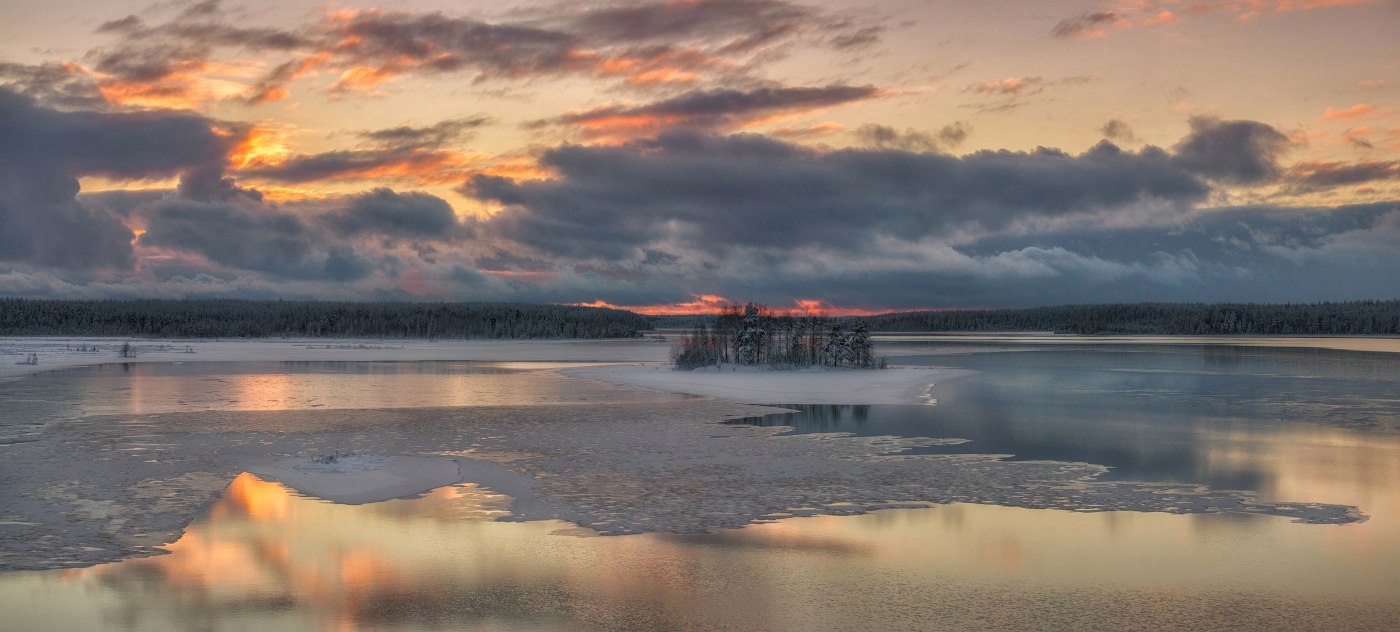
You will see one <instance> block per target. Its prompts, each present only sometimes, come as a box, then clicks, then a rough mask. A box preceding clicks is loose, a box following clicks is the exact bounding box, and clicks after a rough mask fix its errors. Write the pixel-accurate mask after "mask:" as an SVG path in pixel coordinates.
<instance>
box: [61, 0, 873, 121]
mask: <svg viewBox="0 0 1400 632" xmlns="http://www.w3.org/2000/svg"><path fill="white" fill-rule="evenodd" d="M195 6H197V7H199V8H200V10H199V11H194V10H191V9H192V8H193V7H192V8H191V9H186V10H184V11H182V12H180V13H179V14H177V15H176V16H175V17H173V18H170V19H168V20H166V21H164V22H161V23H156V24H150V23H147V22H146V21H145V20H144V19H142V18H140V17H137V16H128V17H125V18H122V19H119V20H113V21H110V22H107V23H104V24H102V25H101V26H100V27H99V28H98V32H99V33H102V34H105V35H109V36H113V37H116V38H117V40H116V42H115V43H114V44H112V45H111V46H108V47H105V48H100V49H97V50H93V51H91V52H90V53H89V59H91V60H92V63H93V65H94V67H95V68H96V69H97V70H99V71H100V72H102V73H104V74H105V75H107V76H108V77H109V80H111V81H117V82H122V83H124V84H125V85H126V86H127V87H132V88H139V89H140V90H141V91H142V92H141V94H147V95H158V94H159V92H158V91H159V90H164V91H166V92H170V93H180V92H181V91H182V90H187V89H188V86H184V85H181V83H180V82H181V81H182V80H184V79H187V78H188V75H189V74H192V73H198V72H202V71H203V70H204V68H205V67H206V66H207V64H208V63H209V62H210V60H211V59H213V58H214V56H215V54H216V53H217V52H218V51H219V50H220V49H228V48H233V49H238V50H241V51H273V52H285V53H289V54H293V55H295V56H296V57H295V58H294V59H290V60H287V61H285V62H283V63H280V64H278V65H277V66H276V67H274V68H273V69H272V70H271V71H270V72H269V73H268V74H267V75H265V76H264V77H263V78H262V79H260V80H259V81H258V82H257V83H256V85H254V86H253V87H252V89H250V91H249V92H248V94H246V95H244V97H243V100H244V101H245V102H247V103H249V104H260V103H267V102H271V101H276V100H279V99H282V98H285V97H286V96H287V89H286V86H287V84H289V83H290V82H291V81H293V80H295V79H297V78H299V77H302V76H305V75H307V74H309V73H311V72H315V71H316V70H318V69H323V68H324V69H331V70H334V71H336V72H342V71H344V72H345V73H346V74H344V75H342V76H341V78H340V80H339V81H337V82H336V83H335V84H334V86H333V87H332V90H333V92H335V93H337V94H345V93H350V92H357V91H359V92H372V91H373V90H374V89H375V87H376V86H378V85H379V84H381V83H383V82H385V81H388V80H390V79H392V78H394V77H396V76H400V75H405V74H428V75H432V74H455V73H475V76H476V78H477V79H478V80H486V79H493V78H523V77H539V76H555V75H569V74H575V75H588V76H598V77H615V78H621V79H623V80H625V82H626V83H627V84H628V85H630V86H633V87H640V86H649V85H658V84H688V83H694V82H695V81H697V80H698V78H699V77H698V75H697V73H710V74H712V75H714V76H735V75H742V74H744V73H746V72H747V71H748V70H749V69H750V68H751V66H752V65H753V64H756V63H760V62H761V61H762V60H763V59H772V58H776V57H777V55H776V53H777V51H778V50H779V49H780V48H781V47H782V46H784V45H787V44H790V43H792V42H795V41H798V40H799V39H802V38H817V39H821V38H826V40H827V43H828V44H829V45H830V46H832V47H834V48H837V49H853V48H861V47H868V46H871V45H873V44H875V43H876V42H878V40H879V36H880V32H881V29H882V27H881V26H880V25H878V24H873V23H869V22H862V23H857V22H854V21H851V20H843V19H836V18H833V17H830V16H827V15H825V14H824V13H823V12H821V11H818V10H816V9H812V8H808V7H804V6H800V5H797V4H792V3H788V2H781V1H777V0H696V1H692V2H651V3H639V4H628V5H622V6H610V7H603V8H596V9H584V10H581V11H567V10H566V11H555V12H554V14H552V15H550V16H548V17H539V18H535V19H530V20H525V21H516V22H500V23H490V22H485V21H482V20H477V19H473V18H467V17H457V16H452V15H448V14H445V13H441V12H433V13H411V12H404V11H384V10H377V9H368V10H346V11H338V12H332V13H328V14H327V15H325V16H324V17H323V18H322V19H321V20H320V21H319V22H315V23H309V24H303V25H295V26H292V27H288V28H273V27H250V26H246V25H243V24H239V22H240V21H242V19H241V18H236V17H234V16H232V15H230V14H229V13H228V12H225V11H224V10H223V9H222V7H221V5H220V4H219V3H217V2H210V3H201V4H199V5H195Z"/></svg>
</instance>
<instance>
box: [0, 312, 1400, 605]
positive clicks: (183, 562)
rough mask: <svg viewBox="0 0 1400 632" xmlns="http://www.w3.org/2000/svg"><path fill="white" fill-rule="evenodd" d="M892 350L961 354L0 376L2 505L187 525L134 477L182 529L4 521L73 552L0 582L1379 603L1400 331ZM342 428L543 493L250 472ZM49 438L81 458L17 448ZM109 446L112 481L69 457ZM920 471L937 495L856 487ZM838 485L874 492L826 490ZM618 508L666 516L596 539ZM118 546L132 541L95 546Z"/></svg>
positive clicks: (1392, 558)
mask: <svg viewBox="0 0 1400 632" xmlns="http://www.w3.org/2000/svg"><path fill="white" fill-rule="evenodd" d="M639 344H640V343H639ZM1380 344H1382V345H1384V344H1389V343H1388V342H1384V341H1383V342H1381V343H1380ZM882 351H885V352H888V353H892V355H894V356H896V361H897V362H898V363H901V364H920V365H928V366H940V367H955V368H960V369H968V370H972V371H976V372H977V373H976V374H973V375H970V376H968V377H959V378H957V379H953V380H950V381H947V382H943V383H940V384H938V385H937V386H936V387H935V388H934V391H933V395H934V396H935V397H936V398H937V404H936V405H934V406H896V405H874V406H811V405H800V403H798V404H799V405H796V406H790V407H792V408H795V409H796V410H797V412H796V413H789V414H770V415H762V416H760V415H757V414H756V413H758V412H766V411H760V410H757V409H754V408H752V407H740V406H734V405H720V404H719V403H715V402H713V401H712V400H705V399H698V398H693V397H687V396H682V395H673V394H662V393H656V392H654V391H648V390H645V389H640V388H636V387H622V386H613V385H609V384H602V383H597V382H591V381H584V380H576V379H570V378H567V377H564V376H561V375H559V374H558V373H556V372H555V370H554V369H556V368H558V366H560V365H554V364H529V363H479V362H447V361H439V362H368V363H364V362H353V363H351V362H334V361H318V362H229V363H218V364H214V363H185V364H178V365H177V364H167V363H151V364H139V365H137V364H133V365H128V366H122V365H105V366H100V367H92V368H85V369H75V370H69V371H62V372H50V373H44V374H39V375H36V376H33V377H29V378H23V379H19V380H16V381H13V382H9V383H5V384H0V406H3V410H4V413H3V415H0V423H3V424H4V432H6V433H8V434H7V436H9V437H11V439H10V440H11V441H12V443H10V444H8V445H5V446H0V450H4V451H5V452H0V455H3V456H9V457H10V458H9V459H7V460H5V462H4V465H0V477H3V480H5V481H6V489H7V492H8V491H10V490H20V492H21V493H20V494H19V495H20V496H21V497H22V500H19V501H17V500H16V499H14V498H7V499H5V500H3V501H0V522H6V523H9V522H23V521H29V522H38V521H41V520H43V519H47V518H50V517H53V516H63V517H66V518H67V519H70V520H73V521H77V522H82V521H94V522H101V523H102V524H104V525H106V526H105V527H104V528H105V529H107V530H108V531H114V532H120V531H121V530H122V529H124V528H126V529H130V528H132V527H131V525H141V527H142V529H144V530H147V531H151V533H152V534H153V536H152V537H154V535H158V533H157V532H158V531H159V530H160V529H166V528H174V529H178V528H182V527H184V526H185V524H183V523H182V524H179V525H178V526H173V525H163V524H161V523H160V522H159V521H158V520H155V519H154V518H153V517H152V516H153V515H154V514H150V515H148V514H147V513H143V512H142V511H141V508H140V507H138V506H137V505H139V504H140V503H141V502H146V501H150V499H156V500H157V501H158V502H162V503H168V504H169V510H168V511H163V512H162V515H180V516H184V515H188V516H189V519H187V520H184V521H183V522H185V523H188V522H190V521H192V524H189V526H188V529H185V530H184V531H183V533H177V534H176V536H175V537H174V538H172V539H175V541H174V543H173V544H170V545H169V546H168V547H167V549H168V550H169V551H170V553H169V554H167V555H157V556H154V557H137V558H131V554H130V553H122V551H136V552H141V553H140V554H142V555H144V554H145V553H144V552H142V551H145V550H146V549H144V548H142V547H144V546H145V545H140V546H137V545H134V544H132V543H130V542H125V541H116V542H108V541H107V540H104V538H108V539H110V538H112V537H116V536H113V535H112V533H106V532H104V533H105V535H104V533H89V532H86V531H78V532H73V533H68V532H64V533H65V535H63V537H67V538H70V539H73V541H74V542H77V543H80V544H82V545H83V546H84V547H86V548H96V549H104V550H103V551H98V552H96V553H94V554H93V555H94V557H91V558H89V557H85V556H86V555H87V553H84V552H83V551H81V550H77V551H75V550H70V549H69V548H63V547H62V546H54V547H53V548H52V551H50V550H49V549H43V548H42V547H41V546H39V544H38V543H39V542H40V540H41V539H40V538H33V537H29V538H27V539H22V538H16V537H14V535H13V534H17V533H21V532H24V533H29V532H27V531H23V530H24V529H37V527H33V526H32V525H31V526H28V527H25V526H19V527H16V526H13V525H10V526H6V525H0V538H9V539H6V540H4V541H3V543H2V544H4V545H5V546H7V547H8V548H7V549H0V551H4V552H5V554H6V555H8V557H7V558H3V559H6V560H8V564H9V565H10V566H11V567H14V568H22V567H31V566H33V565H35V564H40V565H42V562H43V560H42V559H39V558H41V557H42V555H46V554H52V555H59V554H61V555H62V560H63V563H62V564H59V565H58V566H61V568H58V567H55V568H54V570H23V571H7V572H0V608H3V609H4V610H5V612H6V613H7V615H6V623H5V624H6V625H7V626H9V625H15V626H17V627H16V629H84V628H109V629H190V628H200V629H248V628H257V629H302V628H306V627H313V628H337V627H343V628H374V629H434V628H438V629H460V628H463V627H472V626H476V627H483V628H487V629H521V630H536V629H542V630H550V629H580V628H585V629H622V628H630V629H793V630H799V629H819V628H820V629H852V630H857V629H929V628H939V627H947V628H956V629H1003V628H1005V627H1011V626H1016V627H1030V628H1039V629H1045V628H1057V629H1076V628H1078V629H1083V628H1089V627H1100V628H1103V627H1108V628H1116V629H1164V628H1222V627H1228V628H1234V629H1270V630H1277V629H1319V628H1347V629H1387V628H1388V627H1389V626H1392V625H1393V623H1394V621H1395V620H1397V617H1400V588H1397V587H1400V355H1395V354H1388V353H1377V352H1364V351H1349V350H1339V349H1290V348H1282V347H1271V346H1233V345H1155V344H1154V345H1143V344H1141V341H1133V340H1129V341H1120V342H1117V343H1114V344H1104V343H1102V342H1101V341H1094V343H1093V344H1088V345H1085V344H1082V343H1078V342H1075V341H1073V340H1071V341H1069V342H1065V341H1059V342H1044V341H1040V340H1026V339H1023V338H1015V337H1013V338H995V337H979V338H978V339H967V338H925V337H906V338H904V339H902V340H899V341H893V340H887V341H885V342H884V343H883V344H882ZM575 359H576V358H575ZM773 403H774V404H782V403H781V402H773ZM725 419H729V423H720V422H722V421H724V420H725ZM736 422H737V423H736ZM829 433H849V435H832V434H829ZM951 439H958V440H965V441H960V442H952V441H943V440H951ZM332 445H344V446H346V447H347V448H353V449H355V450H376V451H379V452H384V453H388V454H434V453H444V454H447V453H451V454H455V455H465V456H470V457H473V458H478V457H479V458H486V459H489V460H490V461H491V462H492V463H494V464H499V465H500V466H501V467H503V468H505V469H509V470H511V471H513V472H516V473H519V474H520V475H521V476H522V477H524V478H526V479H528V480H531V481H534V488H532V489H531V490H530V491H529V494H531V502H532V503H537V504H538V506H540V507H544V508H545V510H547V511H546V513H550V514H551V515H558V516H559V517H560V518H562V519H549V518H545V519H535V520H530V521H526V522H516V521H504V522H503V521H499V519H500V518H505V517H512V516H513V514H515V513H520V511H521V510H520V507H518V506H517V507H514V509H513V502H516V501H517V499H516V498H513V497H511V496H508V495H506V494H503V493H502V492H503V491H504V490H502V489H492V488H489V487H483V486H482V485H478V484H474V483H473V482H465V483H461V484H454V485H448V486H445V487H439V488H437V489H435V490H433V491H431V492H430V493H427V494H425V495H423V496H421V497H419V498H414V499H401V500H389V501H385V502H378V503H370V504H363V505H353V506H352V505H340V504H333V503H329V502H326V501H323V500H319V499H315V498H310V497H306V496H304V495H302V494H299V493H297V492H296V491H294V490H292V489H290V488H288V487H286V486H284V485H282V484H279V483H276V482H271V481H268V480H264V479H262V478H259V477H257V476H255V475H253V474H249V473H246V471H241V470H240V465H241V464H243V463H244V461H249V462H251V461H253V460H256V459H257V458H263V457H265V456H276V455H295V454H308V453H316V452H319V451H321V450H323V449H325V448H326V447H327V446H332ZM64 446H67V447H66V448H65V447H64ZM65 449H67V450H69V451H70V453H72V454H75V455H77V456H78V457H79V458H81V459H82V460H84V461H91V463H84V464H75V465H74V466H73V469H71V470H70V471H66V472H64V471H60V472H57V473H54V472H36V471H33V470H35V469H36V466H35V465H34V464H40V463H51V461H52V459H53V455H55V454H64V450H65ZM910 455H915V456H910ZM987 455H997V456H987ZM50 467H55V466H53V465H52V464H50ZM1104 467H1107V468H1109V469H1108V471H1107V472H1106V473H1105V472H1104V471H1103V468H1104ZM196 474H197V476H196ZM97 478H104V479H111V480H113V481H115V483H113V484H112V485H109V486H103V485H98V484H87V483H81V484H80V483H71V484H70V481H69V480H68V479H75V480H78V481H87V480H89V479H97ZM143 486H145V487H144V488H145V489H149V490H153V491H151V492H150V493H148V494H146V495H144V496H142V495H139V494H131V493H128V492H125V491H122V490H127V489H132V488H143ZM498 487H500V485H498ZM118 488H120V489H118ZM520 493H522V494H524V493H526V492H525V491H521V492H520ZM521 497H522V498H524V497H525V496H521ZM142 499H146V500H145V501H143V500H142ZM184 499H193V500H190V501H189V502H188V503H186V502H185V501H184ZM196 500H197V501H198V502H195V501H196ZM914 500H923V501H932V503H934V504H932V506H929V507H927V508H901V509H890V510H883V511H874V512H871V513H863V512H864V511H866V510H868V509H877V508H880V507H881V505H880V504H879V502H880V501H898V502H908V501H914ZM843 502H845V503H850V506H849V507H848V508H843V507H844V506H843V505H842V503H843ZM55 503H56V505H55ZM943 503H946V504H943ZM1308 504H1316V505H1317V507H1318V509H1316V510H1312V509H1306V507H1305V506H1307V505H1308ZM51 505H53V506H57V507H59V509H54V508H53V506H51ZM532 506H535V505H532ZM1295 507H1301V508H1304V509H1306V510H1303V509H1300V510H1299V511H1298V512H1295V511H1294V508H1295ZM1330 507H1354V508H1355V509H1356V510H1358V511H1359V512H1360V514H1361V515H1362V516H1364V520H1356V519H1354V518H1349V517H1346V515H1344V514H1338V513H1335V512H1332V511H1331V510H1330V509H1328V508H1330ZM784 508H787V509H802V508H816V509H817V510H815V511H792V512H785V511H784ZM1107 509H1117V510H1112V511H1108V510H1107ZM545 510H542V511H545ZM1290 512H1294V513H1290ZM1300 512H1301V513H1300ZM790 513H797V514H807V513H812V514H816V515H813V516H811V517H801V518H790V517H786V515H787V514H790ZM841 513H860V514H861V515H828V514H841ZM114 516H115V518H114ZM1299 516H1305V517H1313V518H1317V520H1315V521H1318V522H1326V524H1308V523H1306V521H1303V522H1299V521H1295V520H1293V519H1291V517H1299ZM529 517H539V516H529ZM581 524H587V525H590V526H591V528H587V529H585V528H581V527H580V526H579V525H581ZM123 525H126V526H125V527H124V526H123ZM617 525H623V528H620V529H619V528H617ZM741 525H747V526H743V528H725V527H730V526H741ZM7 528H8V529H11V530H10V531H6V529H7ZM609 529H615V531H609ZM633 531H651V532H650V533H641V534H638V535H626V536H622V537H596V536H592V534H596V533H599V532H619V533H631V532H633ZM694 531H710V532H709V533H695V532H694ZM119 535H120V534H119ZM590 536H592V537H590ZM176 538H178V539H176ZM156 539H159V538H156ZM118 540H120V538H118ZM26 542H29V543H35V544H34V546H32V547H27V546H26V545H25V543H26ZM157 544H159V543H157ZM133 547H134V548H133ZM70 548H72V547H70ZM109 551H110V552H111V554H112V558H113V559H117V560H119V561H106V562H105V563H98V564H93V563H91V562H86V561H84V560H87V559H92V560H94V561H97V560H99V558H100V557H101V556H104V555H108V552H109ZM124 557H125V558H130V559H122V558H124ZM54 559H58V558H54ZM6 629H9V628H8V627H7V628H6Z"/></svg>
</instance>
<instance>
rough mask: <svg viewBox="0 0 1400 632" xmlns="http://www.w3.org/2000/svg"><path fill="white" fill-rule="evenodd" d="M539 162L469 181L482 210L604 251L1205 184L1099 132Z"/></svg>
mask: <svg viewBox="0 0 1400 632" xmlns="http://www.w3.org/2000/svg"><path fill="white" fill-rule="evenodd" d="M543 162H544V164H546V165H547V166H549V167H550V168H552V169H553V170H555V171H556V172H558V173H559V174H560V177H558V178H556V179H552V180H538V181H527V182H516V181H511V180H506V179H501V178H491V177H485V176H483V177H478V178H477V179H476V180H474V182H473V183H472V185H471V187H469V189H468V191H469V192H470V193H471V194H473V195H476V196H478V197H480V198H482V199H485V200H489V201H492V202H496V203H499V204H502V205H505V206H506V207H507V210H506V211H505V212H503V213H501V214H500V215H498V216H496V218H494V219H493V225H494V226H495V228H496V229H497V230H499V231H501V233H502V234H503V235H505V236H508V237H510V238H512V239H515V240H517V241H520V242H523V243H527V244H529V245H531V246H533V247H536V248H540V249H542V250H546V251H550V252H563V253H569V254H570V255H571V256H595V257H601V258H611V259H617V258H626V257H628V256H630V254H631V253H632V252H634V251H635V249H636V248H637V247H638V246H639V245H642V244H647V243H650V242H653V241H661V240H670V241H677V242H681V243H682V244H683V245H685V246H687V247H691V248H698V249H704V250H708V251H711V252H716V253H722V252H723V251H724V250H725V249H726V248H727V247H729V246H735V245H741V246H773V247H781V248H795V247H805V246H821V247H825V248H831V249H835V250H864V249H866V248H870V247H874V245H875V244H876V242H878V240H879V239H881V238H892V239H901V240H920V239H925V238H930V237H937V236H940V235H948V234H951V233H955V232H958V231H975V232H988V231H998V230H1003V229H1006V228H1008V227H1009V226H1011V225H1013V224H1015V223H1017V222H1022V221H1032V222H1033V221H1036V220H1041V219H1046V218H1050V219H1054V218H1061V217H1068V216H1076V215H1085V214H1092V213H1096V212H1101V211H1105V210H1111V209H1116V208H1121V207H1124V206H1128V205H1133V204H1139V203H1143V204H1148V203H1157V204H1160V205H1164V206H1168V207H1176V208H1185V207H1187V206H1188V205H1190V204H1192V203H1195V202H1198V201H1201V200H1203V199H1204V198H1205V196H1206V195H1207V193H1209V191H1210V187H1209V185H1208V184H1207V183H1206V182H1204V181H1203V180H1202V179H1201V178H1200V177H1198V175H1197V173H1196V166H1195V163H1191V164H1190V165H1183V164H1182V163H1181V161H1180V156H1179V155H1172V154H1169V153H1167V152H1165V151H1163V150H1161V149H1157V148H1152V147H1149V148H1145V149H1143V150H1141V151H1137V152H1128V151H1123V150H1121V149H1119V148H1117V147H1115V146H1113V145H1111V144H1109V143H1102V144H1100V145H1099V146H1097V147H1095V148H1093V149H1092V150H1090V151H1088V152H1086V153H1084V154H1081V155H1078V156H1074V155H1070V154H1067V153H1064V152H1060V151H1057V150H1051V149H1043V148H1042V149H1039V150H1036V151H1033V152H1010V151H981V152H976V153H972V154H968V155H966V156H962V157H955V156H950V155H944V154H935V153H916V152H909V151H903V150H889V149H885V150H881V149H873V150H840V151H819V150H813V149H809V148H805V147H802V146H800V145H792V144H787V143H783V142H780V141H775V140H772V139H768V138H764V137H761V136H752V135H739V136H730V137H715V136H703V135H698V134H668V135H663V136H661V137H659V138H656V139H649V140H644V141H638V142H636V143H632V144H629V145H624V146H621V147H584V146H566V147H562V148H559V149H555V150H553V151H550V152H549V153H547V154H545V155H544V157H543ZM1188 166H1190V168H1187V167H1188Z"/></svg>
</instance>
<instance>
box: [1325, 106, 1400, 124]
mask: <svg viewBox="0 0 1400 632" xmlns="http://www.w3.org/2000/svg"><path fill="white" fill-rule="evenodd" d="M1394 113H1395V108H1382V107H1376V106H1375V104H1372V103H1357V104H1356V105H1353V106H1351V107H1349V108H1347V109H1345V110H1338V109H1335V108H1331V107H1329V108H1327V110H1326V111H1324V112H1323V113H1322V118H1321V119H1320V120H1323V121H1345V120H1350V119H1363V118H1379V117H1384V116H1390V115H1391V114H1394Z"/></svg>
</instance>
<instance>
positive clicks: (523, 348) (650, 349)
mask: <svg viewBox="0 0 1400 632" xmlns="http://www.w3.org/2000/svg"><path fill="white" fill-rule="evenodd" d="M128 342H129V343H131V345H132V347H133V348H134V350H135V353H136V356H135V357H131V358H123V357H120V356H119V355H118V352H117V350H118V349H119V348H120V347H121V345H122V344H123V343H128ZM80 346H82V347H96V348H97V349H98V350H97V351H78V350H77V348H78V347H80ZM187 349H188V350H189V351H186V350H187ZM669 351H670V347H669V346H668V344H667V343H666V342H665V341H663V340H660V339H657V338H597V339H577V340H576V339H539V340H446V341H443V340H436V341H434V340H371V339H339V338H337V339H327V338H302V339H297V338H288V339H281V338H279V339H258V340H151V339H131V338H71V337H34V338H27V337H19V338H15V337H7V338H0V380H5V379H8V378H16V377H23V376H25V375H31V374H34V373H41V372H44V371H55V370H61V369H72V368H79V367H88V366H100V365H104V364H124V363H136V362H282V361H295V362H314V361H325V362H414V361H458V362H570V363H576V362H656V361H660V360H664V359H665V358H666V356H667V354H668V353H669ZM30 353H37V354H38V355H39V364H37V365H28V364H22V363H20V361H22V360H23V359H24V358H25V357H26V356H28V354H30Z"/></svg>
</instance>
